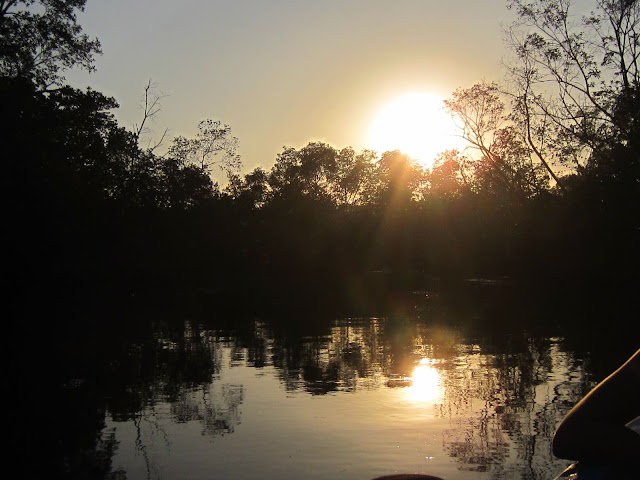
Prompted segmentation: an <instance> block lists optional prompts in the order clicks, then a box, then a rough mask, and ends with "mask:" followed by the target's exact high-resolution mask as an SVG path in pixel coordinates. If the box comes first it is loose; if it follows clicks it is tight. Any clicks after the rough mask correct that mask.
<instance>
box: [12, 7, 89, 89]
mask: <svg viewBox="0 0 640 480" xmlns="http://www.w3.org/2000/svg"><path fill="white" fill-rule="evenodd" d="M85 3H86V0H39V1H36V0H0V75H1V76H4V77H10V78H22V79H25V80H28V81H30V82H32V83H33V84H34V85H35V86H36V87H37V89H38V90H47V89H50V88H52V87H54V86H60V85H62V84H63V82H64V76H63V75H62V73H63V72H64V71H65V70H68V69H70V68H72V67H80V68H84V69H87V70H93V69H94V65H93V60H94V55H95V54H98V53H101V50H100V42H99V41H98V40H97V39H91V38H89V37H88V36H87V35H86V34H84V33H82V27H81V26H80V25H79V24H78V23H77V18H76V15H77V12H81V11H83V10H84V5H85Z"/></svg>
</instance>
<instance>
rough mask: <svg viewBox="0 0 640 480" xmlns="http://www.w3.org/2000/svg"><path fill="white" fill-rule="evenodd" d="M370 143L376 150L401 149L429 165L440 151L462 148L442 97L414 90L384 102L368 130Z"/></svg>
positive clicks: (380, 151)
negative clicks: (386, 103) (389, 101)
mask: <svg viewBox="0 0 640 480" xmlns="http://www.w3.org/2000/svg"><path fill="white" fill-rule="evenodd" d="M369 145H370V146H371V148H372V149H373V150H376V151H377V152H378V153H383V152H386V151H389V150H400V151H402V152H404V153H406V154H407V155H409V156H410V157H411V158H413V159H414V160H417V161H418V162H420V163H421V164H422V165H423V166H424V167H427V168H430V167H431V166H432V165H433V162H434V160H435V159H436V157H437V155H438V154H439V153H440V152H443V151H445V150H451V149H454V148H457V149H459V150H461V149H462V148H463V141H462V139H461V138H460V137H459V136H457V135H456V125H455V123H454V121H453V119H452V118H451V116H450V115H449V114H448V113H447V112H446V111H445V110H444V103H443V98H441V97H439V96H437V95H433V94H429V93H413V94H410V95H405V96H403V97H400V98H398V99H396V100H394V101H393V102H391V103H389V104H388V105H386V106H385V107H384V108H383V109H382V110H381V111H380V113H379V114H378V115H377V116H376V118H375V119H374V121H373V124H372V125H371V130H370V131H369Z"/></svg>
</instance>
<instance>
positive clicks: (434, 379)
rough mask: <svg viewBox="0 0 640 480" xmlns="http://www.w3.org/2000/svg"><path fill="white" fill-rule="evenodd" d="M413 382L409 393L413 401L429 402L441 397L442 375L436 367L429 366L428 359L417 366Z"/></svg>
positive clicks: (412, 377) (414, 370) (412, 378)
mask: <svg viewBox="0 0 640 480" xmlns="http://www.w3.org/2000/svg"><path fill="white" fill-rule="evenodd" d="M423 360H424V361H423ZM411 380H412V382H411V387H409V389H408V393H409V396H410V398H411V399H412V400H414V401H418V402H428V401H432V400H436V399H437V398H438V397H440V394H441V391H440V374H439V373H438V370H437V369H436V368H435V367H433V366H432V365H429V362H428V360H427V359H422V360H421V361H420V364H419V365H416V367H415V368H414V369H413V375H412V376H411Z"/></svg>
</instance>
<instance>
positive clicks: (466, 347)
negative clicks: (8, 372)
mask: <svg viewBox="0 0 640 480" xmlns="http://www.w3.org/2000/svg"><path fill="white" fill-rule="evenodd" d="M299 322H300V323H301V324H304V323H305V317H304V314H301V315H300V318H299ZM442 325H443V323H442V322H440V323H439V324H436V323H435V322H433V321H430V319H429V316H428V315H425V314H424V312H422V314H421V315H418V314H415V315H412V314H405V315H399V316H386V317H379V318H375V317H374V318H338V319H335V320H332V321H328V322H326V323H325V324H324V325H322V326H316V327H315V328H313V329H311V330H313V333H311V334H310V333H308V332H304V333H303V331H302V330H300V329H292V328H290V327H287V328H285V327H272V326H270V323H267V322H263V321H260V320H255V321H251V322H247V323H244V324H243V326H242V328H234V329H228V328H220V327H219V326H216V323H215V322H213V323H210V322H203V321H193V320H184V321H180V322H173V323H167V322H163V321H158V322H156V323H155V324H154V326H153V328H152V330H150V334H149V335H147V336H145V337H140V338H139V339H138V340H137V341H135V342H132V343H130V342H123V343H121V345H120V347H119V348H120V349H121V350H120V357H119V358H118V359H117V360H114V361H112V362H111V363H110V366H109V368H108V369H107V373H105V374H104V375H105V378H106V380H105V382H104V383H105V384H104V385H103V388H102V390H103V391H104V398H103V399H102V401H103V402H104V403H103V404H102V405H103V408H104V410H103V414H104V419H105V421H104V424H103V427H104V428H102V429H101V431H100V435H101V439H102V440H101V443H100V444H99V445H98V456H100V452H102V455H103V456H109V457H110V458H111V464H110V468H111V471H112V473H111V478H125V476H126V478H129V479H191V478H193V479H210V478H243V479H245V478H246V479H253V478H256V479H258V478H260V479H265V478H266V479H271V478H273V479H276V478H283V479H294V478H310V479H329V478H331V479H334V478H337V479H369V478H372V477H374V476H377V475H384V474H391V473H397V472H415V473H428V474H433V475H438V476H441V477H443V478H446V479H452V480H455V479H483V478H487V479H489V478H497V479H512V478H523V479H538V478H540V479H545V478H553V476H554V475H555V474H557V473H559V472H560V471H561V470H562V468H564V466H566V465H567V464H568V462H566V461H561V460H557V459H555V458H554V457H553V455H552V453H551V447H550V442H551V439H552V435H553V431H554V429H555V427H556V426H557V424H558V422H559V421H560V420H561V418H562V417H563V415H564V414H566V412H567V411H568V410H569V408H570V407H571V406H572V405H573V404H574V403H575V402H576V401H577V400H578V399H579V398H580V397H581V396H582V395H583V394H584V393H585V392H586V391H588V389H589V388H591V387H592V386H593V385H594V382H593V381H592V380H591V379H592V378H593V377H592V376H591V374H590V373H589V368H588V367H589V358H588V355H587V354H584V353H583V354H578V353H575V351H574V350H572V348H570V346H569V345H568V344H567V342H566V341H565V339H563V338H562V337H559V336H550V335H541V334H540V333H539V332H538V333H536V334H535V335H534V334H532V333H527V332H525V331H522V330H518V329H515V332H514V329H509V331H508V332H507V331H502V332H498V333H496V331H495V330H496V329H495V328H494V329H493V330H494V332H493V333H492V334H491V335H483V334H479V333H478V332H477V330H476V331H470V330H469V329H464V328H461V327H456V328H452V327H445V326H442ZM76 384H77V385H76ZM76 384H74V383H73V381H72V382H70V383H69V385H68V387H67V388H68V389H69V390H70V391H73V389H74V388H77V389H81V388H82V387H81V384H82V381H81V379H77V380H76ZM78 385H80V386H78Z"/></svg>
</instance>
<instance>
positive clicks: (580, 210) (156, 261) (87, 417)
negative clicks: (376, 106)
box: [0, 0, 640, 478]
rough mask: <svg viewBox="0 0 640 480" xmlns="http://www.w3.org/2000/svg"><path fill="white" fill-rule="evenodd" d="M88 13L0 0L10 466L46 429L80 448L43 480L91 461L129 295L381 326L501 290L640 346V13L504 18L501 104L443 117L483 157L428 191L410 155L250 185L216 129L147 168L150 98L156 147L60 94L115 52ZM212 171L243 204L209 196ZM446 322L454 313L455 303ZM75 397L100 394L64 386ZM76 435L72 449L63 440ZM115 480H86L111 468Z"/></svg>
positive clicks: (151, 158) (92, 95)
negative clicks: (356, 319)
mask: <svg viewBox="0 0 640 480" xmlns="http://www.w3.org/2000/svg"><path fill="white" fill-rule="evenodd" d="M84 4H85V0H40V1H36V0H0V105H1V107H2V118H3V120H4V121H3V127H2V128H1V129H0V144H1V145H2V152H3V158H4V159H5V176H4V178H5V188H4V190H3V191H4V195H5V199H4V203H5V211H6V214H5V225H6V231H7V235H6V236H5V237H6V239H7V243H8V245H7V246H6V247H5V248H6V252H7V257H8V261H7V262H6V267H5V272H6V273H5V278H6V279H7V281H8V291H9V294H10V295H11V302H10V304H9V306H10V308H11V307H13V312H14V315H13V316H12V317H11V318H10V320H9V321H10V324H11V325H10V326H11V327H13V331H10V333H11V335H10V339H11V342H12V346H11V347H10V348H8V349H5V350H4V354H5V356H6V359H5V363H6V365H9V366H10V368H9V373H8V378H7V379H6V384H7V385H10V386H11V388H12V392H14V393H15V394H16V395H18V396H19V397H20V401H19V402H18V403H19V405H18V406H17V410H16V411H15V412H12V413H13V415H12V416H11V417H12V418H10V421H9V431H10V432H12V431H13V432H14V433H15V436H14V437H13V441H14V442H13V443H15V444H16V445H18V446H21V445H28V444H29V443H30V442H33V440H34V438H35V437H37V436H38V434H40V433H41V432H42V431H44V432H45V433H48V431H47V430H43V429H46V428H49V427H50V428H51V429H52V430H51V431H53V432H66V433H61V434H60V438H59V439H57V440H55V441H54V442H52V443H51V445H47V446H45V448H44V451H43V452H42V455H43V457H42V459H40V461H41V464H42V467H41V468H42V469H44V470H45V471H50V472H51V471H53V472H63V471H69V469H70V468H71V467H70V466H69V462H71V463H73V461H72V460H73V458H72V457H71V456H70V454H69V452H78V451H87V450H89V451H90V450H91V449H92V448H94V449H95V442H96V438H98V437H97V433H96V432H98V433H99V432H100V430H101V428H102V427H103V422H104V412H103V411H101V410H100V408H102V407H95V405H102V403H101V400H99V399H98V397H99V392H100V391H101V390H100V387H99V385H100V382H103V381H104V378H105V375H104V371H103V370H101V369H102V368H107V367H105V366H104V365H103V364H102V363H101V362H102V358H100V360H97V358H98V357H99V356H101V355H102V354H103V353H104V351H108V350H110V349H114V350H117V349H118V348H119V341H120V340H119V338H118V333H119V331H121V330H119V329H118V328H115V327H116V326H118V327H122V325H124V324H126V327H127V328H128V329H129V330H133V329H134V324H135V323H136V322H135V320H136V319H137V320H140V319H141V318H144V319H149V318H150V317H153V316H154V315H155V314H156V312H152V313H150V312H149V311H145V312H144V314H141V315H138V314H137V313H136V312H135V310H133V312H134V313H131V310H129V311H127V313H126V314H120V312H121V311H122V312H124V311H125V310H126V309H124V308H123V309H120V305H121V304H120V303H119V302H120V301H122V300H123V299H130V298H131V297H132V296H134V295H135V296H136V297H137V298H139V297H140V296H143V294H145V293H148V292H152V295H154V297H153V298H154V302H153V303H155V304H156V305H157V308H158V310H162V309H163V303H162V302H163V300H164V299H165V298H166V296H163V295H162V294H163V293H166V292H178V291H179V292H181V293H186V294H188V295H194V297H196V300H197V301H195V302H193V304H195V306H196V307H197V306H198V305H202V303H201V302H204V305H205V306H206V307H207V312H209V313H208V314H210V311H211V308H209V307H210V306H211V305H214V306H215V309H216V311H218V312H219V311H220V310H221V309H222V308H223V305H224V303H228V302H229V301H230V300H231V301H232V304H233V305H234V308H238V307H239V306H244V307H247V308H251V305H258V306H259V307H256V309H258V308H259V309H260V311H261V313H263V314H264V312H265V311H266V312H268V311H269V310H270V308H269V307H272V308H273V309H274V310H276V311H281V310H283V309H285V308H294V309H295V308H296V307H297V306H299V305H301V304H302V302H304V305H306V311H310V310H312V309H311V308H310V307H309V305H310V303H309V302H313V303H311V305H314V306H316V305H320V304H323V305H324V306H326V307H328V308H336V307H340V308H349V309H353V308H366V307H367V304H368V303H369V300H370V299H371V298H374V299H376V300H378V301H379V300H383V301H384V300H385V299H388V298H391V297H393V295H394V290H395V291H406V290H409V289H412V288H419V287H422V286H424V285H425V284H427V283H428V282H434V281H439V282H449V283H450V284H456V283H457V282H458V281H459V280H462V279H466V278H470V277H476V278H477V277H483V278H504V277H508V278H510V279H511V280H512V282H513V284H514V285H515V288H514V289H513V290H510V292H512V293H513V295H512V296H511V298H510V301H511V302H513V303H518V304H519V305H520V308H519V309H518V311H519V312H521V311H523V310H526V309H523V308H522V305H523V304H527V305H529V304H530V305H533V304H536V303H545V304H546V308H544V309H542V311H545V312H550V311H551V312H556V313H559V314H560V315H559V318H564V320H565V321H568V320H569V319H571V318H573V319H574V320H575V321H574V323H576V324H578V323H581V322H585V321H586V319H588V318H590V317H586V316H584V312H585V311H588V312H589V313H591V314H594V315H596V316H597V315H600V314H602V313H603V312H604V314H606V316H600V317H599V318H598V320H600V321H601V322H602V320H603V319H604V318H606V325H604V327H603V326H602V325H600V326H599V327H598V328H597V329H596V331H597V334H598V335H607V334H608V336H609V337H614V336H615V337H619V336H620V331H619V330H616V329H614V328H608V327H612V326H619V325H622V326H623V327H624V328H625V329H626V330H628V329H630V328H637V327H634V326H633V325H631V322H629V321H627V319H628V318H630V317H629V315H628V313H626V311H627V310H626V308H627V307H628V306H629V304H630V303H631V302H632V301H633V300H634V296H635V292H636V289H637V287H638V278H637V272H638V267H639V262H638V254H637V248H638V245H639V244H640V243H639V240H640V238H639V236H640V215H638V211H637V208H638V200H639V199H640V118H639V114H640V71H639V70H638V58H639V54H640V43H639V42H640V40H639V39H640V37H639V36H638V21H639V19H640V2H638V1H629V0H599V1H598V2H597V4H598V8H597V10H596V11H595V12H594V13H593V14H592V15H591V16H589V17H588V18H584V19H582V20H580V19H577V18H576V17H574V16H571V15H570V12H571V10H570V6H571V5H570V2H569V1H567V0H542V1H536V2H528V1H525V0H510V1H509V2H508V5H509V7H510V8H512V9H515V12H516V13H517V18H518V22H516V23H515V24H514V25H513V26H512V29H511V30H510V32H509V41H510V43H511V45H510V47H511V49H510V51H511V52H512V58H510V59H508V60H507V61H506V67H507V72H506V76H505V80H504V86H498V85H494V84H487V83H479V84H477V85H475V86H472V87H470V88H464V89H459V90H457V91H456V92H455V93H454V94H453V95H452V98H451V99H450V100H449V101H448V103H447V106H448V108H449V110H450V111H451V113H452V114H454V115H455V116H456V118H457V120H458V122H459V123H460V126H461V129H462V132H463V135H464V136H465V137H466V139H467V140H468V142H469V143H470V145H471V148H470V149H469V150H468V151H465V152H456V151H450V152H443V153H442V154H441V155H440V156H439V157H438V159H437V161H436V163H435V164H434V167H433V168H432V169H431V170H425V169H424V168H422V167H421V166H420V165H419V164H417V163H416V162H414V161H412V159H411V158H409V157H408V156H406V155H404V154H403V153H401V152H397V151H394V152H384V153H382V154H381V155H378V154H376V153H375V152H371V151H362V152H357V151H354V150H353V149H352V148H344V149H341V150H338V149H335V148H333V147H331V146H330V145H326V144H322V143H311V144H309V145H307V146H305V147H303V148H299V149H297V148H286V149H284V150H283V151H282V152H281V153H280V154H279V155H278V156H277V157H276V158H275V159H274V160H275V161H274V164H273V166H272V167H271V168H270V169H261V168H258V169H256V170H254V171H252V172H250V173H247V174H241V173H240V172H241V169H240V167H241V165H240V159H239V157H238V155H237V153H236V151H237V139H235V138H234V137H233V135H232V133H231V130H230V128H229V127H228V126H227V125H224V124H223V123H221V122H217V121H211V120H206V121H203V122H201V123H200V124H199V133H198V135H197V136H196V137H195V138H190V139H187V138H183V137H178V138H175V139H173V140H172V141H171V143H170V145H169V146H168V148H165V150H164V151H163V153H162V154H161V153H159V152H160V150H161V149H162V148H161V146H160V145H154V146H145V145H144V143H145V142H143V141H142V137H143V136H144V131H145V122H146V121H147V120H148V119H149V118H150V117H151V116H153V115H154V114H155V112H156V111H157V109H156V106H157V103H156V102H157V101H158V98H157V97H155V96H154V95H153V91H152V89H151V88H150V87H151V85H149V86H148V88H147V89H145V91H144V99H145V106H146V108H145V110H144V112H143V118H142V119H141V122H140V124H139V125H138V126H136V127H134V128H133V129H127V128H124V127H123V126H121V125H119V124H118V123H117V121H116V120H115V118H114V116H113V113H112V111H113V109H114V108H116V107H117V103H116V101H115V99H113V98H109V97H106V96H105V95H103V94H101V93H100V92H97V91H95V90H92V89H87V90H79V89H76V88H73V87H71V86H69V85H66V84H65V80H64V77H63V73H64V71H65V70H67V69H69V68H72V67H76V68H85V69H89V70H90V69H92V68H93V57H94V55H96V54H99V53H100V44H99V42H98V40H96V39H91V38H89V37H87V36H86V35H84V34H83V32H82V29H81V27H80V26H79V25H78V23H77V20H76V14H77V12H78V11H80V10H82V8H83V7H84ZM549 85H552V87H553V88H549ZM310 133H312V132H310ZM217 168H221V169H222V170H223V171H225V172H226V173H227V174H228V179H229V182H228V184H227V185H225V186H220V185H218V184H216V183H214V182H213V181H212V180H211V175H210V174H211V172H212V169H217ZM194 292H196V293H194ZM70 296H72V298H73V300H74V301H73V302H71V301H69V297H70ZM495 298H499V299H498V300H495V299H494V297H490V298H489V301H488V302H487V308H488V310H489V313H487V315H486V316H487V317H492V318H501V319H502V318H507V319H509V321H511V319H512V318H513V316H512V315H500V310H501V309H507V308H508V302H506V301H505V300H504V298H503V297H495ZM79 299H85V300H86V303H87V304H89V305H91V308H88V309H84V306H83V305H81V304H78V300H79ZM106 299H108V302H107V301H106ZM327 299H329V300H327ZM492 299H493V300H492ZM238 300H242V302H238ZM442 302H443V304H445V305H450V304H451V305H456V306H457V307H459V308H460V305H459V302H457V299H456V298H454V299H453V300H452V301H451V302H450V303H447V299H446V298H444V297H443V298H442ZM523 302H524V303H523ZM56 303H58V304H59V305H58V307H59V308H56ZM383 303H384V302H383ZM128 306H130V305H128ZM383 306H384V305H383ZM549 307H552V308H549ZM576 307H584V309H583V310H582V314H576V312H575V308H576ZM598 307H600V308H598ZM73 309H76V311H75V312H73V313H72V312H71V310H73ZM102 310H104V311H102ZM314 310H315V309H314ZM443 310H446V308H443ZM181 312H184V311H183V310H181ZM564 312H571V313H572V314H573V315H571V316H570V317H563V313H564ZM181 314H183V313H181ZM617 314H619V315H617ZM158 315H160V314H158ZM234 315H237V313H235V312H234ZM477 315H478V313H477V312H475V311H474V312H468V315H467V317H469V318H475V317H474V316H477ZM530 316H531V317H532V318H530V319H533V320H536V321H537V320H538V317H536V314H535V313H534V312H533V310H532V313H531V314H530ZM293 317H294V318H295V319H296V320H299V316H293ZM72 318H73V319H75V320H77V321H75V322H72V321H70V320H71V319H72ZM235 318H236V317H235V316H230V319H231V320H230V321H231V323H233V321H232V320H233V319H235ZM305 318H306V317H305ZM518 318H520V319H521V320H523V319H522V318H521V317H518ZM591 318H592V317H591ZM118 320H120V322H121V325H116V322H117V321H118ZM139 323H141V324H142V323H144V322H139ZM34 326H38V327H41V328H39V329H38V330H37V334H34V331H35V330H34ZM501 326H502V325H501ZM605 327H606V328H605ZM135 328H141V329H144V328H145V327H144V326H143V325H136V326H135ZM238 328H240V327H238ZM10 330H11V328H10ZM129 333H131V332H129ZM625 335H626V336H627V342H634V339H635V338H637V337H633V336H632V335H630V334H629V332H626V331H625ZM81 339H82V340H81ZM71 348H73V349H74V354H73V355H72V354H71V353H70V350H71ZM76 350H80V351H81V353H79V354H78V353H77V352H76ZM74 355H75V356H74ZM108 356H109V355H105V357H106V358H108ZM77 358H82V359H83V361H82V362H79V361H77V360H76V359H77ZM87 359H88V360H87ZM70 365H72V367H73V368H70V369H69V370H67V369H68V368H69V366H70ZM109 368H112V367H109ZM109 371H111V370H109ZM69 372H72V373H69ZM143 373H144V372H143ZM147 373H148V372H147ZM77 378H85V379H89V380H88V381H87V383H86V385H87V387H86V388H84V389H76V390H73V389H68V388H66V387H65V385H67V386H68V385H71V383H70V382H73V381H75V380H74V379H77ZM109 378H111V377H109ZM114 378H115V377H114ZM92 382H94V383H92ZM122 382H123V385H125V384H126V383H127V382H126V380H122ZM125 386H126V385H125ZM125 386H123V387H122V389H123V390H126V388H125ZM42 392H46V396H47V402H48V408H49V410H47V409H43V408H42V406H41V405H40V402H41V399H42V395H43V393H42ZM78 392H79V393H78ZM80 394H82V395H85V394H86V395H89V396H90V397H91V398H90V399H89V403H87V404H86V405H85V407H84V409H83V410H78V409H75V407H74V403H71V402H70V400H69V398H70V397H71V396H72V395H80ZM23 399H24V401H23ZM93 401H95V405H94V404H92V403H91V402H93ZM94 407H95V408H94ZM112 408H113V407H112ZM50 412H55V413H57V414H58V415H59V416H58V417H56V418H53V419H52V418H51V415H50ZM71 419H72V420H71ZM71 421H74V422H77V423H78V425H79V427H78V429H77V432H76V431H75V430H74V429H70V430H69V429H68V430H65V428H68V424H69V423H70V422H71ZM78 432H84V433H83V434H82V435H80V434H79V433H78ZM107 447H108V448H107ZM107 447H105V448H106V449H107V450H109V449H112V448H113V445H110V446H109V445H107ZM18 448H20V447H18ZM18 454H19V456H18V457H16V458H15V459H14V461H15V462H16V463H17V464H19V465H29V464H32V463H33V458H32V456H31V455H32V454H31V452H30V451H27V452H25V451H23V450H21V451H20V452H18ZM80 457H81V455H80ZM70 458H71V460H70ZM109 458H110V457H109V455H107V456H106V459H107V460H108V459H109ZM45 460H46V461H45ZM94 460H95V459H94ZM100 461H106V460H105V459H102V460H100V459H98V463H99V462H100ZM47 462H48V463H47ZM56 462H58V463H56ZM65 462H67V463H65ZM107 463H108V462H107ZM36 467H37V465H34V466H33V468H36ZM100 468H103V470H100ZM100 468H98V470H96V471H94V472H93V477H95V478H100V475H101V474H104V471H105V470H108V469H109V465H103V466H102V467H100ZM36 469H37V468H36ZM94 470H95V468H94ZM25 475H26V476H29V473H26V474H25ZM82 478H88V477H82Z"/></svg>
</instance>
